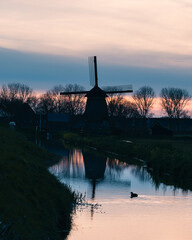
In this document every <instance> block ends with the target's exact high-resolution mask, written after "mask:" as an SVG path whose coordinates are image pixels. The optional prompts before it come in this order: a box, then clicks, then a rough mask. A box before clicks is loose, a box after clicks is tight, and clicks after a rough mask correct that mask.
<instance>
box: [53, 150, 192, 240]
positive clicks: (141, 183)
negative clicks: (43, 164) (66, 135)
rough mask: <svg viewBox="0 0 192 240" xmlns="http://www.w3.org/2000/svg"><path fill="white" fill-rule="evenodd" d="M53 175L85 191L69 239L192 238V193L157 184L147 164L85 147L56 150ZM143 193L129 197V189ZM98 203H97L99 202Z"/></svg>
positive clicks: (177, 239)
mask: <svg viewBox="0 0 192 240" xmlns="http://www.w3.org/2000/svg"><path fill="white" fill-rule="evenodd" d="M49 150H53V151H54V152H56V153H57V154H58V155H60V156H61V160H60V162H59V163H58V164H56V165H54V166H52V167H51V168H50V171H51V173H53V174H54V175H55V176H57V177H58V178H59V180H60V181H61V182H63V183H66V184H68V185H69V186H70V187H71V188H72V190H75V191H77V192H80V193H83V195H84V194H85V195H86V201H87V203H88V204H87V205H86V206H79V208H78V209H77V210H76V211H75V213H74V214H73V226H72V230H71V232H70V234H69V236H68V238H67V240H98V239H99V240H109V239H110V240H118V239H120V240H124V239H125V240H126V239H129V240H141V239H142V240H145V239H146V240H154V239H155V240H191V239H192V226H191V225H192V193H191V192H183V191H182V189H174V188H173V187H170V186H166V185H164V184H160V185H159V186H156V185H155V184H154V182H153V181H152V178H151V176H150V175H149V174H148V173H147V171H146V170H145V169H144V168H142V167H137V166H132V165H127V164H125V163H122V162H120V161H119V160H118V159H111V158H109V157H106V156H102V155H97V154H96V153H90V152H85V151H82V150H80V149H70V150H65V149H63V148H59V147H58V148H55V147H54V148H51V147H49ZM131 191H132V192H136V193H138V194H139V196H138V198H132V199H131V198H130V192H131ZM94 204H98V205H94Z"/></svg>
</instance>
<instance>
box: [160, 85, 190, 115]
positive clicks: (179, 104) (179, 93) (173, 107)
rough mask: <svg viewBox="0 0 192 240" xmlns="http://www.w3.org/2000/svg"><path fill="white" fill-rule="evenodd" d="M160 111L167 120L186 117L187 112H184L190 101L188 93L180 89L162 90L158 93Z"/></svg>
mask: <svg viewBox="0 0 192 240" xmlns="http://www.w3.org/2000/svg"><path fill="white" fill-rule="evenodd" d="M160 96H161V106H162V109H163V110H164V111H165V112H166V113H167V115H168V117H169V118H182V117H187V111H185V110H184V108H185V106H186V104H187V103H188V102H189V100H190V98H191V97H190V96H189V93H188V92H187V90H185V89H180V88H163V89H162V90H161V93H160Z"/></svg>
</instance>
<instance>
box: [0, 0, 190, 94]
mask: <svg viewBox="0 0 192 240" xmlns="http://www.w3.org/2000/svg"><path fill="white" fill-rule="evenodd" d="M191 26H192V1H191V0H161V1H159V0H134V1H133V0H118V1H117V0H110V1H109V0H105V1H103V0H97V1H95V0H94V1H93V0H81V1H79V0H46V1H45V0H41V1H38V0H28V1H26V0H1V1H0V85H3V84H7V83H12V82H21V83H25V84H27V85H29V86H31V87H32V88H33V89H34V90H36V91H45V90H48V89H51V88H52V87H53V86H55V85H59V84H63V85H65V84H68V83H77V84H80V85H82V86H84V87H86V88H87V89H89V88H90V86H89V72H88V57H89V56H93V55H96V56H97V60H98V72H99V85H100V86H109V85H112V86H114V85H125V84H132V86H133V90H134V91H135V90H137V89H138V88H140V87H142V86H144V85H148V86H151V87H152V88H153V89H154V90H155V92H156V94H157V95H158V94H159V92H160V90H161V89H162V88H163V87H179V88H184V89H187V90H188V91H189V93H190V94H191V95H192V84H191V81H192V27H191Z"/></svg>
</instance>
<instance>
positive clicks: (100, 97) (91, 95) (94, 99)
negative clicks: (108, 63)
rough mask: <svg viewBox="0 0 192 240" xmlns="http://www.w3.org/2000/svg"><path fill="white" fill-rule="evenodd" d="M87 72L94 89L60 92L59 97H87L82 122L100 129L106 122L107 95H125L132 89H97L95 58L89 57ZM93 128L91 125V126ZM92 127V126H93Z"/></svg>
mask: <svg viewBox="0 0 192 240" xmlns="http://www.w3.org/2000/svg"><path fill="white" fill-rule="evenodd" d="M89 70H90V78H91V80H92V81H93V83H94V87H93V88H92V89H91V90H90V91H82V92H61V93H60V94H61V95H69V94H85V97H87V102H86V107H85V112H84V120H85V122H86V123H88V124H90V123H91V124H94V123H95V124H97V126H99V128H100V127H102V125H103V123H104V122H106V121H107V120H108V110H107V103H106V98H107V93H108V94H116V93H127V92H132V88H131V87H130V86H129V87H127V89H119V90H113V91H105V90H102V89H101V88H100V87H98V77H97V59H96V56H94V57H89ZM92 126H93V125H92ZM93 127H94V126H93Z"/></svg>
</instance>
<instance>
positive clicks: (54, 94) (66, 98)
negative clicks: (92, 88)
mask: <svg viewBox="0 0 192 240" xmlns="http://www.w3.org/2000/svg"><path fill="white" fill-rule="evenodd" d="M83 90H84V88H83V87H81V86H79V85H77V84H69V85H66V86H65V87H64V86H62V85H58V86H55V87H53V88H52V89H51V90H49V91H47V92H46V93H45V94H43V95H42V96H41V97H40V98H39V104H38V112H42V113H44V114H47V113H48V112H54V113H69V114H70V115H76V114H82V113H83V112H84V108H85V100H84V95H82V94H68V95H62V96H61V95H60V92H75V91H83Z"/></svg>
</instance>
